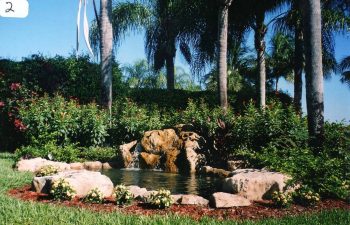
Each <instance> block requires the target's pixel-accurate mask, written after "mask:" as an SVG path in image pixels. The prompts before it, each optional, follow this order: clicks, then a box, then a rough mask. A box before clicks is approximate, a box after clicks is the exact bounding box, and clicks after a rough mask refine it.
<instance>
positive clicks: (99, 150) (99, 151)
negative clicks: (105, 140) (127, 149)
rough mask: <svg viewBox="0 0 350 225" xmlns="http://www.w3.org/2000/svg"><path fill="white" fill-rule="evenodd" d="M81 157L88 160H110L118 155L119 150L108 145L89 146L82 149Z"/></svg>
mask: <svg viewBox="0 0 350 225" xmlns="http://www.w3.org/2000/svg"><path fill="white" fill-rule="evenodd" d="M80 157H81V158H83V159H85V160H88V161H100V162H108V161H110V160H111V159H114V158H116V157H117V151H116V149H114V148H108V147H89V148H86V149H84V150H82V151H81V153H80Z"/></svg>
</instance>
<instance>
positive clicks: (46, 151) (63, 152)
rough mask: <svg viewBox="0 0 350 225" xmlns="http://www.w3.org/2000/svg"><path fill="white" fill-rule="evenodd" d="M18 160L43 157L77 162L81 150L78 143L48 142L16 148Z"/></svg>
mask: <svg viewBox="0 0 350 225" xmlns="http://www.w3.org/2000/svg"><path fill="white" fill-rule="evenodd" d="M15 154H16V160H17V161H18V160H19V159H20V158H35V157H42V158H46V159H50V160H54V161H60V162H67V163H70V162H77V161H79V160H80V159H79V154H80V150H79V148H77V146H76V145H72V144H68V145H65V146H58V145H56V144H55V143H54V142H48V143H46V144H44V145H42V146H40V147H39V146H31V145H29V146H24V147H21V148H19V149H17V150H16V152H15Z"/></svg>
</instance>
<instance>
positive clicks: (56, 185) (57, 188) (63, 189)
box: [50, 178, 76, 201]
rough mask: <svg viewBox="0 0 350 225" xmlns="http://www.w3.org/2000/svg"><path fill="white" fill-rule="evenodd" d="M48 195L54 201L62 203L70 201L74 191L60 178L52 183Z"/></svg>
mask: <svg viewBox="0 0 350 225" xmlns="http://www.w3.org/2000/svg"><path fill="white" fill-rule="evenodd" d="M50 194H51V195H52V197H53V199H54V200H58V201H64V200H72V199H73V198H74V197H75V194H76V191H75V190H74V189H73V187H72V186H71V185H70V184H69V183H68V182H67V181H66V180H65V179H63V178H61V179H59V180H56V181H54V182H53V183H52V186H51V191H50Z"/></svg>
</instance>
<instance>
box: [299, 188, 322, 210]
mask: <svg viewBox="0 0 350 225" xmlns="http://www.w3.org/2000/svg"><path fill="white" fill-rule="evenodd" d="M293 198H294V201H295V202H296V203H298V204H300V205H303V206H315V205H316V204H317V203H318V202H319V201H320V195H319V194H318V193H315V192H314V191H313V190H312V189H310V188H309V187H307V186H302V187H301V188H299V189H298V190H296V191H295V193H294V195H293Z"/></svg>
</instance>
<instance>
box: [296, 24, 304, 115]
mask: <svg viewBox="0 0 350 225" xmlns="http://www.w3.org/2000/svg"><path fill="white" fill-rule="evenodd" d="M294 41H295V56H294V107H295V110H296V111H297V113H299V114H300V115H301V114H302V103H301V99H302V96H303V79H302V76H303V62H304V53H303V52H304V50H303V49H304V44H303V41H304V40H303V31H302V29H301V28H300V27H296V30H295V40H294Z"/></svg>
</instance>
